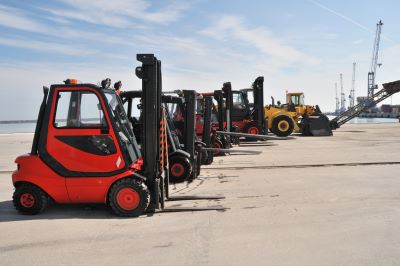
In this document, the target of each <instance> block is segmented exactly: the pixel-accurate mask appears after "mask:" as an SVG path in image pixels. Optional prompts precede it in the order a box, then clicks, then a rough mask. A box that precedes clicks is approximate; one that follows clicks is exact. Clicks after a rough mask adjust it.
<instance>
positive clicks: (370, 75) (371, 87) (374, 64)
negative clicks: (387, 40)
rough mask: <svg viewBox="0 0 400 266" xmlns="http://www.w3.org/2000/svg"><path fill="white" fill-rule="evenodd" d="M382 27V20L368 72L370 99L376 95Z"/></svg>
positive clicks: (377, 30)
mask: <svg viewBox="0 0 400 266" xmlns="http://www.w3.org/2000/svg"><path fill="white" fill-rule="evenodd" d="M382 26H383V23H382V20H379V22H378V23H377V24H376V32H375V40H374V46H373V48H372V60H371V65H370V68H369V72H368V98H372V96H373V95H374V90H375V89H376V84H375V78H376V67H377V66H378V56H379V43H380V40H381V32H382Z"/></svg>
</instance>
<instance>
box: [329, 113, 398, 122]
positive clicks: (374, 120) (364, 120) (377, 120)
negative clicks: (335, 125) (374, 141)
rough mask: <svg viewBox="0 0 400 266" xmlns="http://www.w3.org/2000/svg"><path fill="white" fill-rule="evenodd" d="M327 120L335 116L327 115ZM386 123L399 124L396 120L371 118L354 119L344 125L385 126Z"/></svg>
mask: <svg viewBox="0 0 400 266" xmlns="http://www.w3.org/2000/svg"><path fill="white" fill-rule="evenodd" d="M328 118H329V119H333V118H335V116H331V115H328ZM386 123H399V120H398V119H397V118H373V117H355V118H353V119H351V120H350V121H349V122H347V123H346V124H386Z"/></svg>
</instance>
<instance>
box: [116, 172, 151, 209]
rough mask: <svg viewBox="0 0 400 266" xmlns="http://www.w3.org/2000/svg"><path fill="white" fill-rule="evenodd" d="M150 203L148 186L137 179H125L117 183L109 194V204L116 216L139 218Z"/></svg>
mask: <svg viewBox="0 0 400 266" xmlns="http://www.w3.org/2000/svg"><path fill="white" fill-rule="evenodd" d="M149 202H150V193H149V190H148V189H147V186H146V185H145V184H144V183H143V182H141V181H139V180H136V179H133V178H124V179H122V180H119V181H117V182H116V183H115V184H114V185H113V186H112V187H111V189H110V192H109V194H108V204H109V206H110V207H111V209H112V211H113V212H114V214H115V215H118V216H122V217H137V216H139V215H141V214H143V213H144V212H145V211H146V209H147V207H148V206H149Z"/></svg>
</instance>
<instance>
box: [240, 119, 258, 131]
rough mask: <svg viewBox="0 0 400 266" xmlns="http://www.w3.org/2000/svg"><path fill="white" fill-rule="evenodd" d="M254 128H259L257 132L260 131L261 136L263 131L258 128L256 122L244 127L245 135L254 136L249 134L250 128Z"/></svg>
mask: <svg viewBox="0 0 400 266" xmlns="http://www.w3.org/2000/svg"><path fill="white" fill-rule="evenodd" d="M252 127H255V128H257V130H258V133H257V134H260V132H261V130H260V129H259V128H258V125H257V122H256V121H251V122H249V123H247V124H246V125H244V127H243V133H246V134H252V133H250V132H249V130H250V128H252Z"/></svg>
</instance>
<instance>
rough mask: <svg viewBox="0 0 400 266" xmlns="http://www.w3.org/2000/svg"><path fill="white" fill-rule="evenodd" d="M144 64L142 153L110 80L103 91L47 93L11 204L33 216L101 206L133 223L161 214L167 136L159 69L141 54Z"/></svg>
mask: <svg viewBox="0 0 400 266" xmlns="http://www.w3.org/2000/svg"><path fill="white" fill-rule="evenodd" d="M137 60H138V61H140V62H141V63H142V66H141V67H137V68H136V75H137V77H139V78H140V79H142V90H143V98H142V105H143V115H144V117H143V121H144V122H143V123H144V125H143V127H142V130H143V132H142V134H143V136H146V137H145V138H144V140H143V141H142V145H141V147H139V146H138V144H137V141H136V138H135V134H134V133H133V130H132V128H131V125H130V123H129V121H128V118H127V115H126V113H125V110H124V108H123V105H122V102H121V100H120V98H119V97H118V95H117V93H116V91H115V90H114V89H111V88H110V80H109V79H107V80H104V81H103V82H102V84H101V87H100V86H96V85H93V84H77V82H76V81H75V80H67V81H66V82H65V84H56V85H51V87H50V89H49V88H46V87H44V89H43V91H44V97H43V101H42V104H41V106H40V110H39V115H38V120H37V124H36V130H35V135H34V139H33V143H32V149H31V152H30V153H29V154H26V155H22V156H19V157H17V159H16V160H15V162H16V164H17V170H16V171H15V172H14V173H13V174H12V182H13V185H14V187H15V192H14V195H13V203H14V206H15V208H16V209H17V210H18V211H19V212H21V213H23V214H38V213H40V212H42V211H43V210H44V209H45V208H46V206H47V205H48V203H49V202H50V201H51V200H53V201H55V202H57V203H103V204H106V205H108V206H109V207H110V208H111V210H112V211H113V212H114V213H115V214H116V215H118V216H128V217H132V216H138V215H141V214H142V213H144V212H146V211H147V212H153V211H155V210H157V209H162V208H163V207H164V199H165V198H166V195H167V194H168V171H167V170H166V169H167V161H168V158H167V152H166V149H167V148H166V147H167V143H166V141H167V136H166V128H165V125H166V123H165V116H163V112H162V111H161V71H160V68H161V63H160V61H158V60H157V58H156V57H155V56H154V55H152V54H138V55H137Z"/></svg>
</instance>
